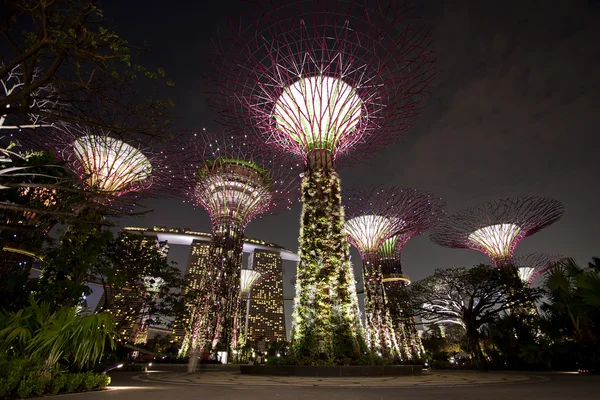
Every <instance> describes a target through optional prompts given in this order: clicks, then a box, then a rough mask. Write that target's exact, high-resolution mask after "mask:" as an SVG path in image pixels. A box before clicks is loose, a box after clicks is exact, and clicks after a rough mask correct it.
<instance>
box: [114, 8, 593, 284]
mask: <svg viewBox="0 0 600 400" xmlns="http://www.w3.org/2000/svg"><path fill="white" fill-rule="evenodd" d="M257 1H260V0H257ZM209 3H210V5H209V6H207V5H206V4H209ZM418 3H419V12H420V13H421V15H422V16H423V17H424V18H425V20H426V21H427V22H428V24H429V26H430V27H431V29H432V33H433V39H434V46H435V50H436V56H437V58H438V61H437V78H436V81H435V83H434V87H433V88H432V92H433V95H432V98H431V99H430V101H429V103H428V107H427V111H426V112H425V113H424V114H423V115H422V117H421V118H420V121H419V123H418V124H417V126H416V127H415V129H413V130H412V131H411V132H410V133H408V134H407V135H406V136H404V137H403V138H401V139H400V140H398V141H397V143H396V144H395V145H393V146H390V147H388V148H387V149H385V150H384V151H381V152H379V153H378V154H375V155H374V157H373V158H372V159H371V160H369V161H367V162H364V163H363V164H359V165H356V166H352V167H341V168H338V170H339V171H340V173H341V178H342V188H343V189H344V188H345V189H348V188H354V187H360V186H361V185H364V184H366V183H369V184H388V185H399V186H407V187H415V188H419V189H425V190H430V191H433V192H434V193H436V194H437V195H439V196H440V197H443V198H444V199H445V200H446V201H447V203H448V212H449V213H454V212H456V211H458V210H460V209H462V208H465V207H468V206H473V205H476V204H478V203H481V202H484V201H488V200H494V199H497V198H502V197H508V196H518V195H541V196H549V197H554V198H556V199H559V200H560V201H562V202H564V204H565V205H566V213H565V215H564V217H563V218H562V219H561V220H560V221H559V222H557V223H555V224H554V225H551V226H550V227H548V228H546V229H545V230H542V231H541V232H539V233H537V234H535V235H533V236H532V237H529V238H527V239H525V240H524V241H523V242H522V243H521V245H520V246H519V247H518V248H517V254H524V253H528V252H558V253H562V254H564V255H567V256H572V257H575V258H576V259H577V261H579V262H580V263H585V264H587V262H588V261H589V260H590V259H591V257H592V256H600V207H599V205H600V201H599V199H600V185H599V181H598V177H599V172H600V164H599V162H600V158H599V154H600V153H599V152H598V149H599V148H600V135H599V133H598V129H599V128H598V127H599V126H600V97H599V96H600V3H599V2H597V1H576V0H562V1H554V2H547V1H527V0H520V1H501V2H491V1H480V0H476V1H465V0H457V1H443V0H426V1H422V2H421V1H420V2H418ZM550 3H551V4H552V6H551V7H550V6H549V5H550ZM239 4H240V3H239V2H238V1H235V2H234V1H231V0H219V1H211V2H207V1H202V2H179V1H176V2H171V3H167V2H164V1H157V0H145V1H139V0H136V1H127V2H121V1H106V2H105V4H104V9H105V16H106V17H107V19H109V20H111V21H112V25H113V27H114V29H115V30H116V32H118V33H119V34H120V35H121V36H123V37H124V38H127V39H128V40H129V41H130V42H131V43H133V44H142V43H144V42H145V41H146V42H147V43H148V44H150V45H151V47H152V51H151V53H148V54H143V55H141V59H142V60H143V62H144V63H145V64H147V65H148V66H150V67H164V69H165V70H166V72H167V75H168V77H169V78H170V79H172V80H173V81H174V82H175V85H176V86H175V87H174V88H170V90H168V91H167V90H165V91H164V93H166V94H168V95H169V96H170V97H171V98H172V99H173V100H174V102H175V104H176V107H175V109H174V115H175V117H176V121H175V126H176V127H177V129H178V130H179V129H180V130H181V131H184V130H188V131H189V130H199V129H200V128H202V127H208V128H214V127H217V126H218V125H217V124H216V122H215V119H216V115H215V113H214V112H211V110H210V109H209V107H208V104H207V102H206V96H205V95H204V91H205V87H204V82H203V74H204V73H205V72H206V71H207V70H208V69H207V68H208V61H207V57H208V54H209V43H210V38H211V37H213V36H214V35H215V34H216V32H217V29H218V27H219V26H220V24H223V23H226V21H227V18H228V17H234V18H235V17H236V16H237V15H239V14H238V13H237V11H236V8H237V7H238V6H239ZM146 204H147V205H148V207H149V208H152V209H154V210H155V211H154V212H153V213H152V214H150V215H148V216H146V217H144V218H128V219H125V220H123V221H122V224H121V225H122V226H144V227H152V226H153V225H165V226H169V227H186V228H191V229H193V230H200V231H206V232H208V231H210V224H209V218H208V215H207V213H206V212H205V211H204V210H202V209H197V210H194V209H193V208H192V207H191V206H189V205H187V204H183V203H182V201H181V200H176V199H172V200H149V201H147V202H146ZM299 215H300V205H298V206H297V207H295V208H294V209H293V210H292V211H289V212H286V213H283V214H280V215H276V216H267V217H264V218H261V219H257V220H255V221H253V222H251V223H250V224H249V226H248V229H247V231H246V234H247V236H251V237H257V238H261V239H265V240H268V241H272V242H275V243H278V244H280V245H282V246H284V247H287V248H290V249H293V250H296V249H297V247H298V241H297V238H298V230H299V222H298V221H299ZM353 254H354V257H353V260H354V262H355V264H359V265H360V262H359V259H358V258H357V257H358V255H357V253H355V252H354V251H353ZM173 256H174V257H175V258H177V257H181V256H182V254H180V253H179V254H178V253H177V251H175V252H174V253H173ZM182 260H185V257H184V258H183V259H181V258H180V259H179V261H180V262H181V261H182ZM402 261H403V266H404V271H405V273H407V274H408V275H410V276H411V277H412V278H413V280H416V279H421V278H423V277H425V276H427V275H428V274H430V273H432V272H433V270H434V269H435V268H444V267H452V266H471V265H474V264H477V263H480V262H488V260H487V258H486V257H485V256H484V255H483V254H480V253H479V252H476V251H473V250H466V249H464V250H457V249H446V248H442V247H439V246H437V245H434V244H433V243H431V242H430V241H429V239H428V236H427V234H425V235H423V236H421V237H418V238H416V239H413V240H411V241H410V242H409V243H408V244H407V245H406V247H405V250H404V253H403V260H402ZM181 267H182V268H183V267H184V265H181ZM293 276H294V274H293V270H292V269H290V268H287V272H286V277H285V280H287V281H288V282H289V279H290V278H292V277H293ZM286 286H287V285H286ZM287 294H288V295H289V293H287Z"/></svg>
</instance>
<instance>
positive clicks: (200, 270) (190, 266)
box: [173, 239, 210, 343]
mask: <svg viewBox="0 0 600 400" xmlns="http://www.w3.org/2000/svg"><path fill="white" fill-rule="evenodd" d="M209 255H210V242H207V241H202V240H198V239H195V240H193V241H192V243H191V246H190V255H189V258H188V262H187V267H186V269H185V287H184V288H183V294H184V295H187V294H188V293H190V292H191V291H196V290H197V291H201V290H202V288H203V286H204V278H205V275H206V271H208V269H207V267H208V263H209ZM193 306H194V305H193V304H190V303H188V304H186V306H185V312H184V314H183V315H178V316H177V317H176V319H175V322H174V324H173V341H174V342H175V343H182V342H183V339H184V337H185V333H186V328H187V327H188V326H189V324H190V315H191V311H192V308H193Z"/></svg>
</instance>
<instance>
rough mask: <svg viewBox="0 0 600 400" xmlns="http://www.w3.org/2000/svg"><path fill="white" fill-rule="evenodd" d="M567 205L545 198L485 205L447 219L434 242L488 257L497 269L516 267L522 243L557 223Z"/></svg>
mask: <svg viewBox="0 0 600 400" xmlns="http://www.w3.org/2000/svg"><path fill="white" fill-rule="evenodd" d="M563 213H564V206H563V204H562V203H561V202H560V201H558V200H554V199H550V198H545V197H535V196H526V197H509V198H504V199H499V200H496V201H491V202H488V203H484V204H481V205H478V206H475V207H472V208H468V209H466V210H463V211H460V212H458V213H456V214H454V215H451V216H449V217H447V218H444V219H443V220H442V221H441V222H440V223H439V224H438V225H437V226H436V227H435V228H433V230H432V232H431V235H430V238H431V240H432V241H433V242H435V243H437V244H439V245H441V246H445V247H453V248H468V249H473V250H477V251H480V252H482V253H484V254H486V255H487V256H488V257H489V258H490V259H491V260H492V261H493V262H494V265H496V267H504V266H514V260H513V254H514V251H515V249H516V247H517V245H518V244H519V242H520V241H521V240H523V239H524V238H526V237H527V236H529V235H532V234H534V233H536V232H537V231H539V230H541V229H543V228H545V227H546V226H548V225H550V224H552V223H554V222H556V221H557V220H558V219H560V217H561V216H562V215H563Z"/></svg>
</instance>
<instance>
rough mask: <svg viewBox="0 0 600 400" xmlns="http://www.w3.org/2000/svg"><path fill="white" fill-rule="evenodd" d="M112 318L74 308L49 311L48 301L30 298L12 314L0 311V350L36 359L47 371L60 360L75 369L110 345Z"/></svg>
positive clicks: (93, 358)
mask: <svg viewBox="0 0 600 400" xmlns="http://www.w3.org/2000/svg"><path fill="white" fill-rule="evenodd" d="M114 336H115V331H114V321H113V318H112V316H111V315H110V314H107V313H98V314H92V315H88V316H85V317H81V316H79V315H78V314H77V313H76V311H75V309H74V308H68V307H65V308H60V309H58V310H57V311H54V312H52V311H51V309H50V305H49V304H48V303H41V304H38V303H36V302H35V301H34V300H33V299H31V304H30V306H29V307H27V308H25V309H22V310H20V311H18V312H16V313H13V312H2V313H0V350H1V351H3V352H5V353H6V354H12V355H14V356H17V357H23V358H26V359H29V360H31V361H35V360H40V361H42V362H43V363H44V370H46V371H51V370H52V369H54V368H55V367H56V366H57V363H58V362H60V361H65V362H67V363H68V364H69V365H71V366H73V367H75V368H84V367H86V366H89V365H92V364H94V363H96V362H97V361H98V360H99V359H100V358H101V357H102V355H103V353H104V350H105V347H106V344H108V345H109V347H111V348H114V345H115V344H114Z"/></svg>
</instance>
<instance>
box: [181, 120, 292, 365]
mask: <svg viewBox="0 0 600 400" xmlns="http://www.w3.org/2000/svg"><path fill="white" fill-rule="evenodd" d="M185 149H186V151H187V154H188V157H187V158H186V159H184V160H182V162H183V164H184V165H182V166H181V169H182V175H181V181H182V184H181V190H183V192H184V194H185V196H186V197H187V199H188V200H189V201H190V202H191V203H192V204H193V205H194V206H197V207H202V208H204V209H205V210H206V211H207V212H208V213H209V215H210V218H211V224H212V238H211V242H210V249H209V259H210V261H209V266H208V268H209V271H207V272H208V273H207V274H204V278H203V279H204V282H202V283H200V285H201V289H200V290H201V291H203V292H204V295H203V296H202V298H200V299H198V302H197V305H196V307H195V309H194V310H193V312H192V317H191V318H190V321H191V322H190V327H189V329H188V332H186V338H185V339H184V344H183V346H182V349H181V350H180V352H181V353H186V352H188V351H189V350H190V349H191V350H192V351H194V352H195V351H197V350H199V349H201V348H202V347H204V346H205V345H206V344H212V345H213V346H214V345H216V344H217V343H221V344H222V345H224V346H226V347H229V346H232V347H237V344H238V329H239V326H238V307H239V304H238V303H239V296H240V280H241V266H242V247H243V239H244V231H245V229H246V226H247V225H248V223H249V222H250V221H252V220H253V219H254V218H256V217H257V216H259V215H261V214H265V213H269V212H276V211H281V210H285V209H290V207H291V206H292V205H293V204H295V202H297V201H298V194H297V192H296V188H297V177H298V171H295V170H294V169H293V168H291V167H289V166H286V164H285V163H284V162H283V161H282V160H281V159H279V158H274V157H272V156H271V155H269V154H268V153H265V152H264V151H263V150H262V149H261V148H258V147H255V146H251V145H250V143H247V142H245V141H243V140H240V138H239V137H233V136H230V135H225V134H217V133H209V132H207V131H206V130H204V131H203V132H202V134H201V135H197V134H194V135H193V136H191V137H190V138H189V139H186V141H185Z"/></svg>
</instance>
